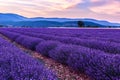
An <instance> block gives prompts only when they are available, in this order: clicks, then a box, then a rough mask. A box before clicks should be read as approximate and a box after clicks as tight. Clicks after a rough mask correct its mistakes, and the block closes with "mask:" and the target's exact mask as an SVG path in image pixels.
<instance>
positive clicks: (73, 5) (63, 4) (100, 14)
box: [0, 0, 120, 22]
mask: <svg viewBox="0 0 120 80" xmlns="http://www.w3.org/2000/svg"><path fill="white" fill-rule="evenodd" d="M0 13H15V14H20V15H23V16H25V17H65V18H94V19H99V20H108V21H112V22H120V0H59V1H58V0H0Z"/></svg>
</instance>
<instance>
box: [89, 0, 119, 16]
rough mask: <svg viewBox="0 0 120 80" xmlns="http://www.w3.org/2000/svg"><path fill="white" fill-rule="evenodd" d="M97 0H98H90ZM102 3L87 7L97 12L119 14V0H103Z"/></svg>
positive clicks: (94, 0) (97, 0)
mask: <svg viewBox="0 0 120 80" xmlns="http://www.w3.org/2000/svg"><path fill="white" fill-rule="evenodd" d="M92 1H93V2H99V0H92ZM103 2H104V4H102V5H100V6H98V5H97V6H91V7H90V8H89V9H90V10H91V11H93V12H95V13H99V14H109V15H119V16H120V14H119V13H120V1H119V0H111V1H110V0H105V1H103Z"/></svg>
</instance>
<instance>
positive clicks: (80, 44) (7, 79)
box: [0, 28, 120, 80]
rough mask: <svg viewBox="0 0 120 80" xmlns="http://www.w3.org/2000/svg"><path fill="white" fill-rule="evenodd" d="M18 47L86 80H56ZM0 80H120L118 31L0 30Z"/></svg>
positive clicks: (119, 36)
mask: <svg viewBox="0 0 120 80" xmlns="http://www.w3.org/2000/svg"><path fill="white" fill-rule="evenodd" d="M16 44H17V45H16ZM18 45H21V46H22V47H23V48H25V49H27V50H31V51H34V52H35V53H38V54H39V55H42V56H44V57H46V58H48V59H52V60H53V61H56V62H57V63H59V64H61V65H65V66H67V67H68V68H69V69H70V70H73V71H75V73H76V74H81V73H83V74H84V75H86V76H88V77H89V79H88V78H87V79H85V78H84V79H78V78H76V79H75V78H74V79H72V78H70V79H62V78H59V76H58V75H56V72H55V71H53V70H52V69H50V68H48V67H46V65H44V62H42V61H39V60H38V59H36V58H35V57H32V56H31V55H30V54H28V52H25V51H24V50H22V49H20V47H18ZM53 66H54V65H53ZM76 77H77V76H76ZM0 79H1V80H120V29H63V28H59V29H58V28H0Z"/></svg>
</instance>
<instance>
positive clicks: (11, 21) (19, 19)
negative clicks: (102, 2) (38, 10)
mask: <svg viewBox="0 0 120 80" xmlns="http://www.w3.org/2000/svg"><path fill="white" fill-rule="evenodd" d="M77 21H83V22H84V23H85V26H99V27H107V26H114V27H117V26H120V23H111V22H108V21H101V20H95V19H89V18H85V19H70V18H44V17H35V18H27V17H24V16H21V15H18V14H12V13H0V25H6V26H9V25H11V26H14V27H78V25H77Z"/></svg>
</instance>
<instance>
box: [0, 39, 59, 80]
mask: <svg viewBox="0 0 120 80" xmlns="http://www.w3.org/2000/svg"><path fill="white" fill-rule="evenodd" d="M0 79H1V80H58V79H57V77H56V75H55V74H54V73H53V72H52V71H51V70H49V69H47V68H46V67H44V65H43V64H42V63H41V62H39V61H38V60H37V59H34V58H33V57H31V56H29V55H28V54H27V53H24V52H23V51H21V50H20V49H18V48H17V47H16V46H14V45H13V44H11V43H9V42H7V41H6V40H4V39H3V38H0Z"/></svg>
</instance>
